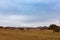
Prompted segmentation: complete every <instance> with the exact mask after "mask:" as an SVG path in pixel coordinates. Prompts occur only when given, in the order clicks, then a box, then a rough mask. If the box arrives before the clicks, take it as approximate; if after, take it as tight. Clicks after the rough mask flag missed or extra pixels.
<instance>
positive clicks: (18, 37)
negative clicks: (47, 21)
mask: <svg viewBox="0 0 60 40" xmlns="http://www.w3.org/2000/svg"><path fill="white" fill-rule="evenodd" d="M0 40H60V33H53V32H52V31H51V30H23V31H21V30H8V29H0Z"/></svg>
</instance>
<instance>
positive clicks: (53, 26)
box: [49, 24, 58, 30]
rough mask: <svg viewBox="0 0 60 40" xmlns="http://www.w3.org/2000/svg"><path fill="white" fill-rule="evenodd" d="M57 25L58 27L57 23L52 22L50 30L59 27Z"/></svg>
mask: <svg viewBox="0 0 60 40" xmlns="http://www.w3.org/2000/svg"><path fill="white" fill-rule="evenodd" d="M57 27H58V26H57V25H55V24H51V25H50V26H49V29H50V30H53V29H55V28H57Z"/></svg>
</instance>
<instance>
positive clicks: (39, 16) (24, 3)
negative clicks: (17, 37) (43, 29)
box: [0, 0, 60, 27]
mask: <svg viewBox="0 0 60 40" xmlns="http://www.w3.org/2000/svg"><path fill="white" fill-rule="evenodd" d="M59 19H60V0H0V25H2V26H17V27H21V26H22V27H26V26H27V27H28V26H29V27H32V26H33V27H36V26H48V25H50V24H57V25H59Z"/></svg>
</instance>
